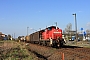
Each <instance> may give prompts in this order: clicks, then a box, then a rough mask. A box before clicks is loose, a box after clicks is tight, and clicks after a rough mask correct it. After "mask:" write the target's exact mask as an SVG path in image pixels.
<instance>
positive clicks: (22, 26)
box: [0, 0, 90, 37]
mask: <svg viewBox="0 0 90 60" xmlns="http://www.w3.org/2000/svg"><path fill="white" fill-rule="evenodd" d="M73 13H76V14H77V26H78V30H80V28H81V27H83V28H84V29H90V27H89V26H90V0H0V31H1V32H3V33H5V34H11V35H12V34H14V33H15V36H16V37H17V36H19V35H26V34H27V27H29V31H28V33H29V34H30V33H32V32H33V30H31V28H33V29H35V30H39V28H45V27H46V26H50V25H55V22H58V27H59V28H61V29H62V30H64V29H65V27H66V25H67V24H68V23H72V27H73V30H74V29H75V27H74V26H75V22H74V16H73V15H72V14H73Z"/></svg>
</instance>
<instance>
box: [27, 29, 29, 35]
mask: <svg viewBox="0 0 90 60" xmlns="http://www.w3.org/2000/svg"><path fill="white" fill-rule="evenodd" d="M28 28H29V27H27V36H28Z"/></svg>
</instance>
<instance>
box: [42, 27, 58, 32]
mask: <svg viewBox="0 0 90 60" xmlns="http://www.w3.org/2000/svg"><path fill="white" fill-rule="evenodd" d="M47 28H56V26H50V27H47ZM57 28H58V27H57ZM45 30H46V28H45V29H42V30H41V31H45Z"/></svg>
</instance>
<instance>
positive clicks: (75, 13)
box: [72, 13, 78, 40]
mask: <svg viewBox="0 0 90 60" xmlns="http://www.w3.org/2000/svg"><path fill="white" fill-rule="evenodd" d="M72 15H74V17H75V29H76V40H78V36H77V20H76V13H75V14H72Z"/></svg>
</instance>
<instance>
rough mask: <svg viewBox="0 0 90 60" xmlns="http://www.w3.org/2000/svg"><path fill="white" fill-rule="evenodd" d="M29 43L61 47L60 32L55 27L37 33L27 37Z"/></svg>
mask: <svg viewBox="0 0 90 60" xmlns="http://www.w3.org/2000/svg"><path fill="white" fill-rule="evenodd" d="M29 37H30V42H31V43H38V44H40V45H45V46H56V47H61V46H63V43H64V39H63V38H62V30H61V29H59V28H58V27H56V26H50V27H47V28H46V29H43V30H40V31H37V32H35V33H32V34H30V35H29Z"/></svg>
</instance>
